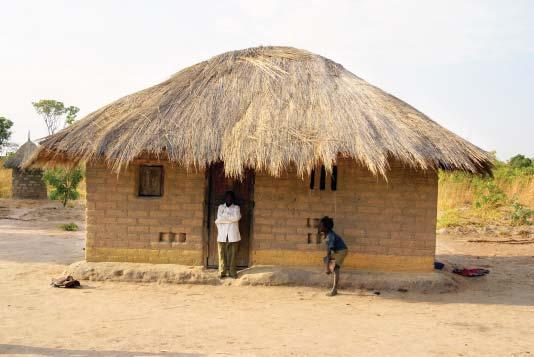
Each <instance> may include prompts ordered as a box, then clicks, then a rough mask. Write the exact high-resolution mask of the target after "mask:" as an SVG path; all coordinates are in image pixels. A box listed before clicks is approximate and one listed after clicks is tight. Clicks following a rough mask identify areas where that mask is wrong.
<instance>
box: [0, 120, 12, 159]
mask: <svg viewBox="0 0 534 357" xmlns="http://www.w3.org/2000/svg"><path fill="white" fill-rule="evenodd" d="M12 126H13V122H12V121H11V120H9V119H8V118H6V117H0V152H3V151H4V149H5V148H6V147H8V146H9V145H10V143H9V138H10V137H11V130H9V129H11V127H12Z"/></svg>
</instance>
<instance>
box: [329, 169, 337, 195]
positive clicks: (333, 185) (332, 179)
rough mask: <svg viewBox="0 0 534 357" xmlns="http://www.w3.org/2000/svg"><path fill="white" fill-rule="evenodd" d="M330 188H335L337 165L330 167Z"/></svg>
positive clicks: (334, 189)
mask: <svg viewBox="0 0 534 357" xmlns="http://www.w3.org/2000/svg"><path fill="white" fill-rule="evenodd" d="M330 189H331V190H332V191H336V190H337V166H335V165H334V166H333V167H332V177H331V178H330Z"/></svg>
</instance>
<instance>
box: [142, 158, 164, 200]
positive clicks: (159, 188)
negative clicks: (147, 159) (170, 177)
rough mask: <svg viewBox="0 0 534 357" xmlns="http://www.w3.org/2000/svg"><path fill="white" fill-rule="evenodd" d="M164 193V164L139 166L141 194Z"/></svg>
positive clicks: (160, 194)
mask: <svg viewBox="0 0 534 357" xmlns="http://www.w3.org/2000/svg"><path fill="white" fill-rule="evenodd" d="M162 195H163V166H152V165H141V166H139V196H142V197H160V196H162Z"/></svg>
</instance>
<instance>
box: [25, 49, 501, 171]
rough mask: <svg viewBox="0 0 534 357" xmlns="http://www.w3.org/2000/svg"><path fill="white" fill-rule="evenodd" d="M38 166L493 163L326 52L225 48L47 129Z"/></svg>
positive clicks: (466, 167) (374, 167) (455, 166)
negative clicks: (143, 160) (145, 160)
mask: <svg viewBox="0 0 534 357" xmlns="http://www.w3.org/2000/svg"><path fill="white" fill-rule="evenodd" d="M41 145H42V146H41V148H40V149H39V151H38V153H37V155H36V156H35V157H34V160H33V162H34V163H35V164H45V163H48V164H50V163H62V162H63V163H66V162H69V163H77V162H79V161H85V162H91V161H104V162H106V163H107V164H108V165H109V166H110V167H112V168H113V169H115V170H116V171H117V172H118V171H120V169H121V168H123V167H125V166H127V165H128V164H129V163H131V162H132V161H133V160H134V159H136V158H139V157H143V156H149V157H157V158H163V159H165V160H168V161H171V162H175V163H179V164H182V165H185V166H194V167H200V168H202V167H206V166H207V165H209V164H211V163H213V162H216V161H219V160H220V161H224V162H225V172H226V174H227V175H229V176H240V175H241V174H242V173H243V170H244V169H245V168H253V169H256V170H266V171H267V172H269V173H270V174H272V175H274V176H278V175H280V173H281V172H282V171H283V170H284V168H287V167H288V166H289V165H295V167H296V168H297V171H298V173H299V174H301V175H302V174H304V173H305V172H310V170H311V169H312V168H313V167H314V166H315V165H316V164H317V163H323V164H324V165H325V166H326V168H327V170H330V168H331V166H332V164H333V163H335V162H336V160H337V159H338V158H339V157H350V158H354V159H356V160H357V161H359V162H360V163H362V164H363V165H365V166H366V167H367V168H369V170H371V172H373V173H375V174H381V175H383V176H387V171H388V162H389V161H390V160H391V159H398V160H400V161H402V162H403V163H404V164H406V165H408V166H410V167H413V168H417V169H422V170H435V169H437V168H443V169H447V170H463V171H467V172H472V173H482V172H488V171H489V170H490V167H491V162H490V156H489V155H488V154H487V153H486V152H484V151H483V150H481V149H479V148H478V147H476V146H474V145H473V144H471V143H469V142H467V141H466V140H464V139H462V138H461V137H459V136H457V135H455V134H454V133H452V132H450V131H449V130H447V129H445V128H443V127H442V126H440V125H439V124H437V123H436V122H434V121H432V120H431V119H430V118H428V117H427V116H426V115H424V114H423V113H421V112H419V111H418V110H416V109H414V108H413V107H411V106H410V105H408V104H407V103H405V102H403V101H402V100H400V99H398V98H396V97H394V96H392V95H390V94H388V93H386V92H384V91H382V90H381V89H379V88H377V87H375V86H373V85H371V84H369V83H367V82H366V81H364V80H363V79H361V78H359V77H357V76H356V75H354V74H352V73H351V72H349V71H348V70H346V69H345V68H343V66H341V65H340V64H338V63H335V62H333V61H331V60H329V59H327V58H325V57H322V56H319V55H315V54H312V53H310V52H307V51H305V50H300V49H295V48H290V47H257V48H249V49H245V50H240V51H233V52H227V53H224V54H221V55H219V56H215V57H213V58H211V59H209V60H207V61H204V62H201V63H198V64H196V65H193V66H191V67H188V68H186V69H184V70H182V71H180V72H178V73H176V74H175V75H173V76H172V77H171V78H170V79H168V80H166V81H165V82H163V83H160V84H157V85H155V86H153V87H150V88H147V89H145V90H142V91H140V92H137V93H134V94H131V95H128V96H126V97H124V98H121V99H119V100H117V101H115V102H113V103H111V104H108V105H106V106H105V107H103V108H101V109H99V110H97V111H95V112H93V113H91V114H89V115H87V116H86V117H85V118H83V119H82V120H79V121H78V122H76V123H75V124H73V125H72V126H69V127H67V128H66V129H64V130H62V131H60V132H58V133H57V134H54V135H52V136H49V137H47V138H46V139H45V140H44V141H43V142H42V143H41Z"/></svg>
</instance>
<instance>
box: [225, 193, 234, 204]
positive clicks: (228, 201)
mask: <svg viewBox="0 0 534 357" xmlns="http://www.w3.org/2000/svg"><path fill="white" fill-rule="evenodd" d="M224 203H226V206H228V207H230V206H231V205H232V204H233V203H234V198H233V197H232V195H230V194H228V195H226V196H224Z"/></svg>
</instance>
